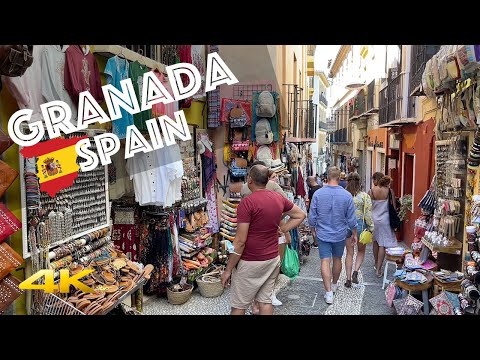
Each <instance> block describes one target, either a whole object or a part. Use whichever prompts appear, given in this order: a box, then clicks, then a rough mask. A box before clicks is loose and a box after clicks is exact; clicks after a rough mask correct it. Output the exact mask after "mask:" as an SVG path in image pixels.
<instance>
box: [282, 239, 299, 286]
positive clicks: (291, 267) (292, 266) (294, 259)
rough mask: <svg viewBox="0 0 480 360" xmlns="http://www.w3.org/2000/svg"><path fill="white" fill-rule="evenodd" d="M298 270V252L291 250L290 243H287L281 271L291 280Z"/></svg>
mask: <svg viewBox="0 0 480 360" xmlns="http://www.w3.org/2000/svg"><path fill="white" fill-rule="evenodd" d="M299 272H300V260H299V259H298V253H297V252H296V251H295V250H293V249H292V248H291V247H290V245H287V247H286V249H285V256H284V257H283V261H282V273H283V274H285V275H286V276H288V277H289V278H290V279H292V280H293V279H295V278H296V277H297V275H298V273H299Z"/></svg>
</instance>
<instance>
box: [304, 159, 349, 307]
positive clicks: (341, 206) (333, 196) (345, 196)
mask: <svg viewBox="0 0 480 360" xmlns="http://www.w3.org/2000/svg"><path fill="white" fill-rule="evenodd" d="M339 179H340V169H339V168H338V167H336V166H332V167H331V168H329V169H328V183H327V185H325V186H323V188H321V189H319V190H317V191H316V192H315V193H314V194H313V198H312V202H311V204H310V211H309V218H308V222H309V224H310V226H314V227H315V232H316V234H317V241H318V249H319V252H320V259H321V262H322V265H321V272H322V279H323V286H325V291H326V293H325V301H326V302H327V304H333V293H334V292H335V291H336V290H337V281H338V278H339V277H340V273H341V272H342V256H343V252H344V250H345V241H346V238H347V232H348V230H351V231H352V242H353V244H355V243H356V242H357V217H356V216H355V206H354V204H353V198H352V195H351V194H350V193H349V192H348V191H346V190H345V189H344V188H342V187H341V186H339V185H338V182H339ZM332 257H333V279H332V270H331V262H330V258H332Z"/></svg>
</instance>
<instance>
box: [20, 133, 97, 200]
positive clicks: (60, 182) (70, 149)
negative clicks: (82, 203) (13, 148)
mask: <svg viewBox="0 0 480 360" xmlns="http://www.w3.org/2000/svg"><path fill="white" fill-rule="evenodd" d="M86 138H88V136H84V137H73V138H70V139H61V138H58V139H52V140H48V141H44V142H41V143H38V144H36V145H33V146H27V147H24V148H23V149H22V150H20V153H21V154H22V155H23V157H24V158H32V157H36V158H37V161H36V163H37V177H38V182H39V184H40V191H44V192H46V193H48V195H50V197H54V196H55V194H56V193H57V192H59V191H60V190H62V189H65V188H68V187H70V186H72V185H73V182H74V181H75V179H76V178H77V177H78V171H79V170H80V166H79V165H78V164H77V152H76V150H75V145H76V144H77V142H78V141H80V140H82V139H86Z"/></svg>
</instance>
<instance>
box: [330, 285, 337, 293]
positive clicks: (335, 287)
mask: <svg viewBox="0 0 480 360" xmlns="http://www.w3.org/2000/svg"><path fill="white" fill-rule="evenodd" d="M331 287H332V291H333V292H337V284H334V283H332V286H331Z"/></svg>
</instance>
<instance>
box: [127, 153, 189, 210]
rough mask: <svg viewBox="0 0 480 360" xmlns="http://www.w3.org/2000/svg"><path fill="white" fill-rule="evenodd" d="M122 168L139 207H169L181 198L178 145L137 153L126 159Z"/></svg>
mask: <svg viewBox="0 0 480 360" xmlns="http://www.w3.org/2000/svg"><path fill="white" fill-rule="evenodd" d="M126 168H127V172H128V174H129V175H130V179H132V180H133V186H134V190H135V200H136V201H138V203H139V204H140V205H141V206H143V205H157V206H164V207H170V206H172V205H173V204H174V203H175V201H179V200H181V199H182V176H183V174H184V171H183V162H182V160H181V155H180V147H179V146H178V144H174V145H171V146H166V147H163V148H161V149H158V150H155V151H152V152H149V153H146V154H145V153H137V154H135V156H134V157H133V158H129V159H128V160H127V167H126Z"/></svg>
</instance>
